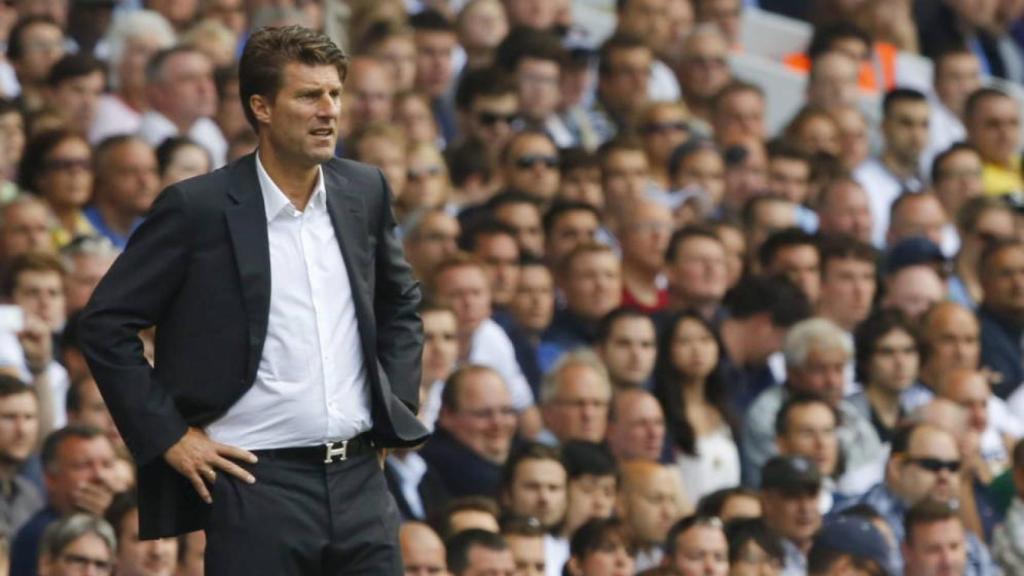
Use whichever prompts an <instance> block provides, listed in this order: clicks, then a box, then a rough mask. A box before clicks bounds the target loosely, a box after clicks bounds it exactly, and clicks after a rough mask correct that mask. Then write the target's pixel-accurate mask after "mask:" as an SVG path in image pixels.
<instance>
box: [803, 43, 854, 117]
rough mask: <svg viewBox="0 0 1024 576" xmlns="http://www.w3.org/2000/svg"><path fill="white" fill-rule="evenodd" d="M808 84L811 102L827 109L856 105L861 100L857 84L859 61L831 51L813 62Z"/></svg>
mask: <svg viewBox="0 0 1024 576" xmlns="http://www.w3.org/2000/svg"><path fill="white" fill-rule="evenodd" d="M812 70H813V71H812V73H811V76H810V78H809V82H808V86H807V99H808V101H809V103H811V104H816V105H818V106H821V107H822V108H825V109H826V110H828V109H832V108H836V107H839V106H856V105H857V102H858V100H860V87H859V86H858V85H857V74H858V72H859V70H858V65H857V61H856V60H854V59H853V58H850V57H849V56H848V55H846V54H844V53H840V52H830V53H827V54H824V55H822V56H820V57H819V58H818V60H817V61H815V62H814V63H813V64H812Z"/></svg>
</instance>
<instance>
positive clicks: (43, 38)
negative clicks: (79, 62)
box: [11, 22, 64, 85]
mask: <svg viewBox="0 0 1024 576" xmlns="http://www.w3.org/2000/svg"><path fill="white" fill-rule="evenodd" d="M21 40H22V47H23V50H22V54H21V57H20V58H18V59H17V60H16V61H13V62H11V64H12V65H13V66H14V70H15V72H16V73H17V75H18V81H19V82H21V83H22V84H29V85H38V84H42V83H43V82H45V81H46V77H47V75H49V73H50V68H52V67H53V65H54V64H56V63H57V61H58V60H60V59H61V58H62V57H63V56H64V33H63V32H62V31H61V29H60V27H58V26H54V25H53V24H50V23H48V22H39V23H37V24H33V25H31V26H29V27H28V28H26V29H25V30H24V31H23V32H22V35H21Z"/></svg>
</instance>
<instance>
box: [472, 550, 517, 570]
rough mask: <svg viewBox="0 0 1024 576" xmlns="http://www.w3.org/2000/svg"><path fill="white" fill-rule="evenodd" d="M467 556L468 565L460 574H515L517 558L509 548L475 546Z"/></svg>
mask: <svg viewBox="0 0 1024 576" xmlns="http://www.w3.org/2000/svg"><path fill="white" fill-rule="evenodd" d="M466 556H467V558H466V559H467V560H468V566H466V569H465V570H463V571H462V572H461V573H460V574H459V575H458V576H515V573H516V560H515V557H514V556H513V555H512V551H511V550H509V549H505V550H491V549H489V548H485V547H483V546H473V547H471V548H470V549H469V554H467V555H466Z"/></svg>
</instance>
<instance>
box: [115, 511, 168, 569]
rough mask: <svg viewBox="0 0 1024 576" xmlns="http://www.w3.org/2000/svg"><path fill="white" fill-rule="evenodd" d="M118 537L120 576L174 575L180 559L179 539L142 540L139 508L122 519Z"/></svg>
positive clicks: (118, 567)
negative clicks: (140, 537)
mask: <svg viewBox="0 0 1024 576" xmlns="http://www.w3.org/2000/svg"><path fill="white" fill-rule="evenodd" d="M117 536H118V538H117V574H118V576H173V575H174V573H175V568H176V567H177V561H178V540H177V538H160V539H157V540H140V539H139V511H138V509H134V510H132V511H131V512H129V513H128V514H126V515H125V517H124V518H123V519H122V520H121V526H120V530H119V531H118V535H117Z"/></svg>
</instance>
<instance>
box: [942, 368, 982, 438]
mask: <svg viewBox="0 0 1024 576" xmlns="http://www.w3.org/2000/svg"><path fill="white" fill-rule="evenodd" d="M944 395H945V396H947V397H948V398H949V399H950V400H952V401H953V402H956V403H957V404H959V405H960V407H962V408H963V409H964V412H966V413H967V422H968V424H969V425H970V427H971V430H972V431H974V432H977V433H978V434H982V433H983V432H985V430H986V429H988V401H989V398H991V396H992V389H991V388H990V387H989V384H988V381H987V380H985V377H984V376H983V375H982V374H980V373H977V372H972V373H970V374H969V375H968V374H958V375H957V377H956V378H955V379H953V378H950V381H949V382H948V383H947V384H946V389H945V391H944Z"/></svg>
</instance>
